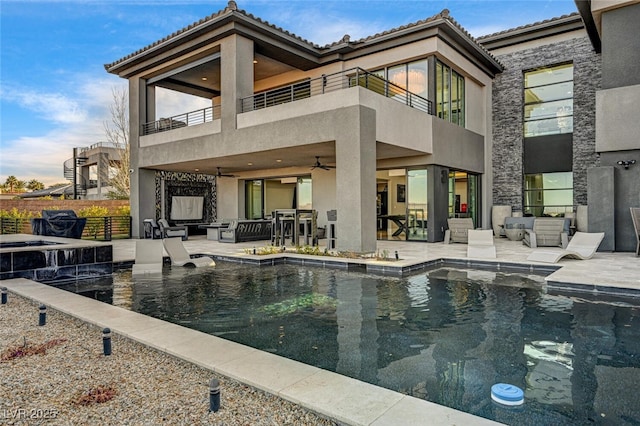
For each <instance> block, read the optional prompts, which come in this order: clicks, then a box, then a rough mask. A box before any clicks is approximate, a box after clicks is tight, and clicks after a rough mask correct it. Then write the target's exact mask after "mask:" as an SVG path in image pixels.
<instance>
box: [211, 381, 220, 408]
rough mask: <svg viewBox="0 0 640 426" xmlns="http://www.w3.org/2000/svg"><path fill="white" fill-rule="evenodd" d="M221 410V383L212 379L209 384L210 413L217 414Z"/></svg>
mask: <svg viewBox="0 0 640 426" xmlns="http://www.w3.org/2000/svg"><path fill="white" fill-rule="evenodd" d="M219 409H220V382H219V381H218V379H211V383H210V384H209V411H211V412H214V413H215V412H216V411H218V410H219Z"/></svg>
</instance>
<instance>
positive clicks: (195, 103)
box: [156, 88, 211, 118]
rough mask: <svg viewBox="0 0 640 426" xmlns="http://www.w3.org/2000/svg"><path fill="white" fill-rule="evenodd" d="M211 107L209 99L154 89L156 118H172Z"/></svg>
mask: <svg viewBox="0 0 640 426" xmlns="http://www.w3.org/2000/svg"><path fill="white" fill-rule="evenodd" d="M210 106H211V100H210V99H204V98H200V97H198V96H191V95H186V94H184V93H180V92H176V91H174V90H167V89H162V88H157V89H156V114H157V115H156V116H157V117H158V118H160V117H172V116H174V115H178V114H184V113H187V112H192V111H196V110H199V109H203V108H208V107H210Z"/></svg>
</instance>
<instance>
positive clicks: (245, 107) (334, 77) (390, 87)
mask: <svg viewBox="0 0 640 426" xmlns="http://www.w3.org/2000/svg"><path fill="white" fill-rule="evenodd" d="M356 85H357V86H361V87H364V88H366V89H369V90H371V91H373V92H376V93H378V94H380V95H382V96H385V97H388V98H391V99H393V100H395V101H398V102H401V103H403V104H405V105H408V106H410V107H412V108H415V109H418V110H420V111H423V112H426V113H427V114H431V115H433V105H432V103H431V101H430V100H428V99H426V98H423V97H422V96H420V95H416V94H415V93H411V92H409V91H408V90H406V89H403V88H402V87H400V86H398V85H396V84H393V83H391V82H390V81H387V80H385V79H384V78H382V77H379V76H377V75H375V74H371V73H370V72H368V71H366V70H363V69H362V68H352V69H350V70H346V71H341V72H338V73H334V74H328V75H323V76H322V77H318V78H314V79H309V80H305V81H301V82H297V83H294V84H291V85H289V86H284V87H279V88H277V89H272V90H267V91H266V92H260V93H254V94H253V95H251V96H247V97H245V98H242V99H241V102H240V105H241V112H248V111H254V110H258V109H263V108H269V107H272V106H276V105H281V104H285V103H289V102H295V101H297V100H300V99H306V98H310V97H311V96H316V95H321V94H324V93H329V92H334V91H337V90H342V89H348V88H350V87H354V86H356Z"/></svg>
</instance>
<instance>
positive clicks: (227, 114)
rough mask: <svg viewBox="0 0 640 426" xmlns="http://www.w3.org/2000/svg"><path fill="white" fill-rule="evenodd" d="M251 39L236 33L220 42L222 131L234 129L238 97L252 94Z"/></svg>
mask: <svg viewBox="0 0 640 426" xmlns="http://www.w3.org/2000/svg"><path fill="white" fill-rule="evenodd" d="M253 67H254V64H253V41H252V40H249V39H246V38H244V37H241V36H238V35H232V36H230V37H227V38H225V39H224V40H222V42H221V43H220V86H221V99H220V100H221V102H220V103H221V108H222V109H221V119H222V123H221V124H222V131H223V132H224V131H227V130H235V129H236V128H237V126H236V115H237V114H238V112H240V98H243V97H245V96H251V95H252V94H253Z"/></svg>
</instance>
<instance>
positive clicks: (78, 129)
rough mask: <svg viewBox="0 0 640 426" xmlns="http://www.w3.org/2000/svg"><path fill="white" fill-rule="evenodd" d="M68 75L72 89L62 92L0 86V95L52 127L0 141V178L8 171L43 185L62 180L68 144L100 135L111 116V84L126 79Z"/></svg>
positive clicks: (91, 141) (70, 152)
mask: <svg viewBox="0 0 640 426" xmlns="http://www.w3.org/2000/svg"><path fill="white" fill-rule="evenodd" d="M70 81H73V83H74V85H73V89H72V90H69V91H68V93H66V94H62V90H61V92H59V93H47V92H39V91H38V90H37V89H35V88H22V89H21V92H22V93H19V92H20V91H18V90H16V89H15V88H14V89H9V90H5V89H4V88H3V92H2V98H3V100H4V101H7V102H14V103H17V104H19V105H20V106H21V107H23V108H26V109H27V110H29V111H33V112H34V113H36V114H38V115H39V116H41V117H42V118H44V119H46V120H48V121H50V122H51V123H52V127H51V128H50V130H48V131H47V132H46V133H44V134H42V135H36V136H22V137H19V138H17V139H14V140H3V141H2V156H1V157H0V182H4V180H5V179H6V177H7V176H9V175H15V176H16V177H17V178H18V179H21V180H27V181H28V180H31V179H37V180H40V181H41V182H43V183H44V184H45V185H50V184H53V183H59V182H64V181H65V179H64V175H63V163H64V161H65V160H67V159H69V158H71V157H72V156H73V148H75V147H83V146H89V145H92V144H94V143H96V142H99V141H104V140H105V134H104V124H103V123H104V122H105V121H107V120H108V119H109V118H110V116H109V105H111V104H112V103H113V100H112V93H111V90H112V88H113V87H114V86H116V87H123V86H122V85H123V84H126V82H121V81H119V80H117V79H113V78H109V77H107V78H103V79H96V78H90V77H89V76H83V75H75V76H73V78H72V79H71V80H70ZM124 87H126V86H124Z"/></svg>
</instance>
